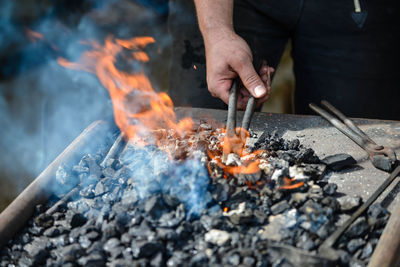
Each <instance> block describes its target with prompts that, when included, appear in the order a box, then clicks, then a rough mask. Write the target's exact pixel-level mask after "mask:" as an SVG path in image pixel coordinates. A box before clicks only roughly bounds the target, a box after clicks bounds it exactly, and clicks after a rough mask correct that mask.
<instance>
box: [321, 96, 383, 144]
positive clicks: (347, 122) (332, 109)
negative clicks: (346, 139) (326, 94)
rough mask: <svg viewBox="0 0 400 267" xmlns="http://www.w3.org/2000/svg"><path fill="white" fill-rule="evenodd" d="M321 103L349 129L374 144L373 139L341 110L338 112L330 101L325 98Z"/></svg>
mask: <svg viewBox="0 0 400 267" xmlns="http://www.w3.org/2000/svg"><path fill="white" fill-rule="evenodd" d="M321 104H322V105H323V106H325V107H326V108H327V109H328V110H329V111H330V112H332V113H333V114H335V115H336V116H337V117H339V119H341V120H342V121H343V122H344V124H345V125H347V126H348V127H349V128H350V129H352V130H353V131H354V132H356V133H357V134H358V135H360V136H361V137H363V138H365V139H366V140H367V141H369V142H371V143H372V144H374V145H376V143H375V142H374V140H372V139H371V138H369V136H368V135H366V134H365V133H364V132H363V131H362V130H361V129H360V128H358V127H357V125H355V124H354V123H353V122H352V121H351V120H350V119H349V118H347V117H346V116H345V115H344V114H343V113H342V112H340V111H339V110H338V109H337V108H335V107H334V106H333V105H332V104H331V103H329V102H328V101H326V100H322V101H321Z"/></svg>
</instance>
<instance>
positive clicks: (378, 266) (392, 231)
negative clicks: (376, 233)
mask: <svg viewBox="0 0 400 267" xmlns="http://www.w3.org/2000/svg"><path fill="white" fill-rule="evenodd" d="M399 265H400V202H398V203H397V204H396V205H395V206H394V209H393V212H392V214H391V215H390V218H389V221H388V222H387V224H386V227H385V229H384V230H383V233H382V235H381V237H380V238H379V242H378V245H377V246H376V248H375V250H374V253H373V254H372V257H371V260H370V262H369V264H368V267H391V266H399Z"/></svg>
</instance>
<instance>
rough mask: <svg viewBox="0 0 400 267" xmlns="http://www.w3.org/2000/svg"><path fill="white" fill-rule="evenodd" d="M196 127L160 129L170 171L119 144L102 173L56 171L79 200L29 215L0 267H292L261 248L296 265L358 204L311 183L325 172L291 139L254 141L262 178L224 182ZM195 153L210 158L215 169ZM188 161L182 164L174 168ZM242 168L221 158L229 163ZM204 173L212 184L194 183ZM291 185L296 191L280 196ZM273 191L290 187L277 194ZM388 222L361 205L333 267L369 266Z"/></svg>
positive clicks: (378, 209)
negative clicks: (363, 211) (295, 185)
mask: <svg viewBox="0 0 400 267" xmlns="http://www.w3.org/2000/svg"><path fill="white" fill-rule="evenodd" d="M197 128H201V127H197ZM203 128H204V127H203ZM207 128H209V130H207V131H208V133H207V134H206V133H202V134H203V135H192V133H189V134H188V137H186V136H185V137H182V136H179V137H178V134H177V133H176V132H173V131H162V134H164V135H165V136H167V137H168V138H170V140H168V141H167V142H165V145H166V146H169V145H171V147H172V148H173V150H172V157H175V158H178V160H177V161H175V162H173V164H169V160H170V159H169V157H168V155H167V153H165V152H164V151H161V150H160V149H158V148H157V147H156V146H154V145H149V146H145V147H141V148H139V147H137V148H136V147H134V146H130V145H129V146H128V147H127V148H126V149H124V152H123V153H122V154H121V155H120V156H119V157H117V158H116V159H109V160H108V161H109V162H108V163H104V162H103V163H102V165H99V164H98V163H99V162H102V159H103V158H102V157H104V155H102V156H101V157H100V156H99V155H86V156H84V157H83V158H82V160H81V161H80V162H79V164H77V165H75V166H74V167H73V168H69V167H68V166H61V168H59V171H58V178H59V179H58V180H59V182H60V183H64V186H63V188H62V189H63V190H65V188H68V186H73V185H74V184H76V183H77V182H79V181H78V178H79V179H80V181H81V184H80V186H79V190H76V191H77V192H79V194H78V193H77V194H75V195H74V196H73V197H71V198H70V199H69V200H68V201H67V203H66V204H64V205H62V206H60V207H59V208H58V209H57V210H56V211H55V212H54V213H53V215H47V214H46V213H45V211H46V210H47V209H48V207H49V206H51V205H52V203H53V202H54V200H52V201H51V202H49V203H47V204H45V205H40V206H37V207H36V208H35V215H34V217H33V219H31V220H30V221H29V223H27V225H26V227H25V228H24V229H23V230H22V231H21V233H20V234H17V235H16V237H15V238H14V239H13V240H12V241H10V242H9V243H8V244H7V245H6V246H5V248H4V249H3V250H2V251H1V252H0V266H13V264H14V265H22V266H24V265H30V266H32V265H47V266H61V265H62V266H78V265H79V266H82V265H88V266H165V265H167V266H221V265H226V266H232V265H238V266H293V265H296V264H297V263H298V261H296V259H293V258H292V257H291V256H290V253H289V254H288V253H286V252H284V251H283V252H284V253H283V252H282V251H281V252H282V253H277V252H276V251H274V249H272V248H271V244H278V245H279V246H285V248H286V251H296V253H295V255H297V256H298V255H304V254H302V253H304V252H311V253H316V251H317V249H318V247H319V246H320V245H321V243H322V242H323V241H324V240H325V239H326V238H327V237H328V236H329V235H330V234H331V233H332V232H333V231H335V230H336V229H337V222H338V219H339V218H341V217H342V216H349V215H348V214H349V213H351V212H353V211H354V210H355V209H356V208H357V207H358V206H359V205H360V204H361V198H359V197H354V198H350V197H342V198H340V199H339V200H340V202H339V201H338V197H339V194H336V190H337V186H336V185H335V184H333V183H328V182H327V179H323V180H320V179H321V177H322V176H323V175H324V174H325V169H326V165H325V164H321V162H320V161H319V159H318V158H317V157H316V155H315V152H314V151H313V150H311V149H307V148H305V147H303V146H302V145H300V142H299V141H298V140H297V139H295V140H292V141H287V140H284V139H283V138H280V137H278V136H276V135H268V134H263V137H262V138H260V140H259V141H257V143H256V145H255V146H254V147H250V148H249V150H253V149H257V148H268V151H264V152H261V153H258V154H257V156H256V157H258V159H259V160H260V165H259V168H260V170H261V171H260V172H259V173H256V174H235V175H230V174H228V173H224V171H223V169H222V168H220V167H219V166H218V164H219V163H218V164H217V161H218V160H220V158H219V156H218V155H219V153H220V147H219V145H220V144H219V140H220V139H219V137H218V136H217V135H221V136H223V131H222V130H216V131H215V132H214V131H213V130H212V127H211V126H207ZM210 134H211V136H210ZM199 139H201V140H202V142H203V143H202V144H201V145H200V144H198V143H196V142H197V141H196V140H199ZM188 140H189V141H188ZM205 148H212V151H210V152H212V153H216V155H217V156H216V159H214V161H211V162H210V161H209V159H208V158H207V151H206V150H205ZM197 149H200V150H197ZM187 156H188V157H191V159H190V160H189V161H186V160H184V158H182V157H187ZM279 157H281V158H279ZM250 158H251V156H250V157H249V156H244V157H242V158H240V157H237V156H236V155H234V154H232V155H231V156H230V161H231V162H229V164H231V165H232V166H237V165H240V164H247V162H248V161H249V159H250ZM192 160H193V162H191V163H189V162H190V161H192ZM203 164H204V165H205V164H207V165H208V167H209V168H210V173H211V175H210V176H211V177H208V176H207V173H204V174H203V171H205V170H206V168H205V166H204V165H203ZM71 166H73V165H71ZM181 166H183V167H185V168H186V169H185V168H184V170H183V171H180V168H181ZM284 177H288V178H286V179H285V178H284ZM69 178H71V179H72V180H71V181H67V179H69ZM210 178H211V179H210ZM289 179H290V180H289ZM300 181H301V182H303V183H304V184H303V183H300V184H299V185H301V186H300V188H297V189H290V185H291V182H294V183H298V182H300ZM284 185H285V186H287V187H289V188H286V189H282V188H279V187H281V186H284ZM63 190H61V191H63ZM61 194H62V192H61V193H60V192H57V194H56V195H55V197H56V200H57V199H58V198H59V197H61V196H62V195H61ZM346 213H347V214H346ZM388 218H389V213H388V212H387V210H386V209H384V208H382V206H380V205H379V204H374V205H372V206H371V207H370V208H369V209H368V213H367V214H363V215H362V216H361V217H360V218H359V219H357V220H356V222H354V223H353V224H352V225H351V226H350V227H349V229H348V230H347V232H346V233H345V234H344V235H342V236H341V238H340V239H339V240H338V242H337V243H336V244H335V246H336V247H335V248H334V249H335V250H336V252H337V253H338V254H339V256H340V261H339V263H338V264H339V265H340V266H342V265H343V266H349V265H351V264H353V265H354V264H364V263H368V260H369V259H370V257H371V255H372V252H373V248H374V247H375V246H376V244H377V242H378V240H379V237H380V235H381V233H382V231H383V228H384V226H385V224H386V223H387V220H388ZM278 252H279V251H278ZM300 252H301V253H300ZM292 255H293V254H292ZM294 263H295V264H294Z"/></svg>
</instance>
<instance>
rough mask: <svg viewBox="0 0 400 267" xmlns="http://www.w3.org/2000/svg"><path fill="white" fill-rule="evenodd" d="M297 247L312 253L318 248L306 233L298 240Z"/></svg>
mask: <svg viewBox="0 0 400 267" xmlns="http://www.w3.org/2000/svg"><path fill="white" fill-rule="evenodd" d="M296 247H298V248H301V249H303V250H307V251H310V250H313V249H314V248H315V247H316V244H315V242H314V241H313V240H312V239H311V237H310V236H309V235H308V234H307V233H304V234H302V235H301V236H300V237H299V238H298V239H297V242H296Z"/></svg>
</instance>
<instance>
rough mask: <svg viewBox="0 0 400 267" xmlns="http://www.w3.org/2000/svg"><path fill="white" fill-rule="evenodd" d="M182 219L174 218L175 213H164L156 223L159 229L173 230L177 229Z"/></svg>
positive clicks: (179, 217) (181, 217)
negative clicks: (167, 228)
mask: <svg viewBox="0 0 400 267" xmlns="http://www.w3.org/2000/svg"><path fill="white" fill-rule="evenodd" d="M183 219H184V217H183V216H178V217H177V216H176V212H175V211H171V212H168V213H164V214H163V215H162V216H161V218H159V220H158V223H159V226H161V227H169V228H174V227H177V226H178V225H179V224H180V223H181V221H182V220H183Z"/></svg>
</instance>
